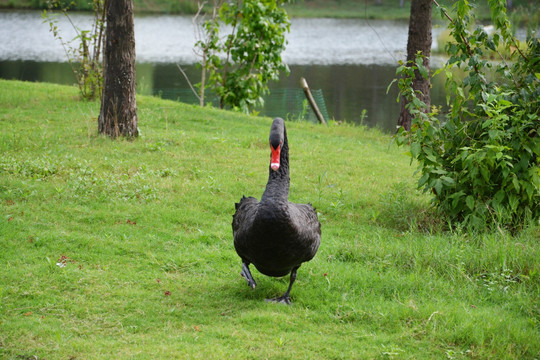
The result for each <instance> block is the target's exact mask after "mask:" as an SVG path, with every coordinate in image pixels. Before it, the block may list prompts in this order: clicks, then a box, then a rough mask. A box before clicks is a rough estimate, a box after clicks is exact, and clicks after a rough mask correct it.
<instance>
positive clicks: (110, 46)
mask: <svg viewBox="0 0 540 360" xmlns="http://www.w3.org/2000/svg"><path fill="white" fill-rule="evenodd" d="M105 6H106V12H107V28H106V31H105V50H104V57H103V94H102V96H101V111H100V114H99V120H98V130H99V132H100V133H102V134H107V135H109V136H111V137H113V138H116V137H118V136H127V137H134V136H137V135H138V133H139V131H138V128H137V124H138V119H137V103H136V101H135V30H134V24H133V0H108V1H106V5H105Z"/></svg>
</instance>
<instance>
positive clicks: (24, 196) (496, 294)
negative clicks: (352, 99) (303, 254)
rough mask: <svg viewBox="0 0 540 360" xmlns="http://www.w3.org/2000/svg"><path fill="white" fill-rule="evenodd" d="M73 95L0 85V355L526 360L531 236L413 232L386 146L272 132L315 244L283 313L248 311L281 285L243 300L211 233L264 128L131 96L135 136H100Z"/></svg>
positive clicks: (239, 188)
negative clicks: (312, 214)
mask: <svg viewBox="0 0 540 360" xmlns="http://www.w3.org/2000/svg"><path fill="white" fill-rule="evenodd" d="M76 95H77V91H76V89H75V88H70V87H62V86H57V85H50V84H31V83H22V82H12V81H3V80H0V153H1V154H2V156H1V158H0V357H1V358H6V359H20V358H31V357H32V358H34V357H33V356H36V358H37V359H45V358H46V359H69V358H79V359H110V358H123V359H125V358H134V359H155V358H161V359H166V358H190V359H198V358H204V359H224V358H243V359H245V358H253V359H262V358H273V359H299V358H309V359H340V358H343V359H353V358H358V359H368V358H375V359H379V358H380V359H386V358H402V359H421V358H452V359H460V358H474V359H477V358H486V359H487V358H497V359H532V358H535V357H538V354H539V352H540V345H539V343H538V341H537V340H538V338H539V335H540V334H539V330H538V329H539V328H538V326H539V323H538V320H539V308H538V300H539V298H538V295H539V276H538V271H539V265H538V259H539V258H540V254H539V248H538V238H539V229H538V228H536V229H535V228H532V229H529V230H527V231H526V232H524V233H523V234H521V235H519V236H518V237H510V236H500V235H483V236H472V235H467V234H461V235H459V234H445V233H434V234H431V235H430V234H426V233H421V232H419V231H416V230H414V226H413V227H412V228H411V227H410V226H409V225H408V223H407V221H404V220H403V219H402V217H401V215H402V213H401V211H402V210H403V211H412V210H415V209H416V210H417V209H422V208H424V207H425V206H426V205H425V204H426V203H427V199H426V198H424V197H423V196H421V195H419V194H417V193H415V192H414V191H413V190H412V188H413V183H414V179H413V176H412V173H413V169H412V168H411V167H410V166H409V161H408V159H407V157H406V156H405V155H404V154H403V153H402V151H401V150H399V149H396V148H395V147H394V146H392V145H390V144H391V140H390V138H389V137H388V136H385V135H381V134H380V133H378V132H377V131H373V130H366V129H365V128H361V127H353V126H349V125H336V124H331V125H329V126H327V127H323V126H318V125H312V124H307V123H288V134H289V141H290V148H291V167H292V169H291V171H292V173H291V177H292V178H291V180H292V184H291V200H292V201H296V202H306V201H311V202H313V203H314V205H315V206H316V207H317V208H318V211H320V219H321V222H322V228H323V243H322V246H321V248H320V251H319V254H318V255H317V256H316V257H315V259H314V260H313V261H312V262H310V263H308V264H305V265H304V266H302V268H301V269H300V271H299V278H298V281H297V283H296V284H295V286H294V288H293V292H292V297H293V301H294V304H293V306H290V307H286V306H281V305H277V304H267V303H265V301H264V299H265V298H267V297H273V296H276V295H279V294H281V293H282V292H283V291H284V290H285V288H286V286H287V282H288V280H287V279H271V278H267V277H264V276H262V275H260V274H259V273H258V272H256V271H254V276H255V277H256V279H257V280H258V283H259V286H258V288H257V289H256V290H255V291H252V290H251V289H249V288H248V287H247V285H246V284H245V281H244V280H243V279H242V278H241V277H240V275H239V270H240V263H239V259H238V257H237V255H236V254H235V252H234V249H233V246H232V234H231V227H230V222H231V215H232V213H233V212H234V202H235V201H238V200H239V198H240V197H241V196H242V195H243V194H246V195H254V196H257V197H260V194H261V193H262V191H263V189H264V185H265V183H266V178H267V168H268V164H267V163H268V145H267V140H266V139H267V136H268V131H269V124H270V120H269V119H261V118H253V117H246V116H243V115H240V114H237V113H232V112H224V111H219V110H214V109H200V108H196V107H192V106H188V105H184V104H181V103H175V102H169V101H163V100H160V99H156V98H150V97H142V96H141V97H139V98H138V106H139V118H140V128H141V131H142V134H143V136H142V137H141V138H139V139H137V140H135V141H125V140H119V141H111V140H109V139H108V138H104V137H101V136H97V135H96V131H95V129H96V127H97V126H96V120H95V119H96V116H97V113H98V110H99V105H98V104H97V103H87V102H80V101H78V100H77V98H76ZM400 190H404V191H405V194H401V195H400V192H399V191H400ZM62 255H64V256H65V257H66V260H65V262H66V266H65V267H59V266H57V265H55V264H56V262H57V261H58V259H59V258H61V256H62Z"/></svg>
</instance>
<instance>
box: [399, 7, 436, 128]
mask: <svg viewBox="0 0 540 360" xmlns="http://www.w3.org/2000/svg"><path fill="white" fill-rule="evenodd" d="M431 9H432V4H431V0H412V2H411V17H410V20H409V38H408V40H407V63H409V61H414V60H415V58H416V53H417V52H418V51H421V52H422V54H423V55H424V66H425V67H426V69H427V70H428V73H429V57H430V56H431ZM412 87H413V90H414V91H415V92H416V93H417V96H418V98H419V99H420V100H422V101H423V102H424V103H425V104H426V105H427V108H428V109H429V108H430V106H431V99H430V95H429V87H430V81H429V77H428V78H427V79H424V78H423V77H422V75H420V73H419V72H418V71H415V78H414V81H413V84H412ZM418 92H420V93H418ZM407 104H408V102H407V100H406V99H405V98H403V97H402V98H401V111H400V114H399V119H398V129H399V128H400V127H403V128H404V129H405V130H407V131H410V130H411V123H412V116H411V114H410V112H409V111H408V110H407V107H406V106H407Z"/></svg>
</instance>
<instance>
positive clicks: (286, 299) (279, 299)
mask: <svg viewBox="0 0 540 360" xmlns="http://www.w3.org/2000/svg"><path fill="white" fill-rule="evenodd" d="M266 302H271V303H276V304H285V305H291V304H292V303H291V298H290V297H289V295H288V294H285V295H283V296H280V297H276V298H273V299H266Z"/></svg>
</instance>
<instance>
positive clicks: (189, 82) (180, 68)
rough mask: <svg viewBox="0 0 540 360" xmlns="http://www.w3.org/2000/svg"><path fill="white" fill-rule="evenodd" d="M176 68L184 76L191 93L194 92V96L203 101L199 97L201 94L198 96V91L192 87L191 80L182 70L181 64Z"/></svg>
mask: <svg viewBox="0 0 540 360" xmlns="http://www.w3.org/2000/svg"><path fill="white" fill-rule="evenodd" d="M176 67H178V70H180V72H181V73H182V75H184V78H185V79H186V81H187V83H188V85H189V87H190V88H191V91H193V94H195V96H196V97H197V99H198V100H199V101H201V97H200V96H199V94H197V91H196V90H195V88H194V87H193V85H191V81H189V78H188V77H187V75H186V73H185V72H184V70H183V69H182V67H181V66H180V64H178V63H177V64H176Z"/></svg>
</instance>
